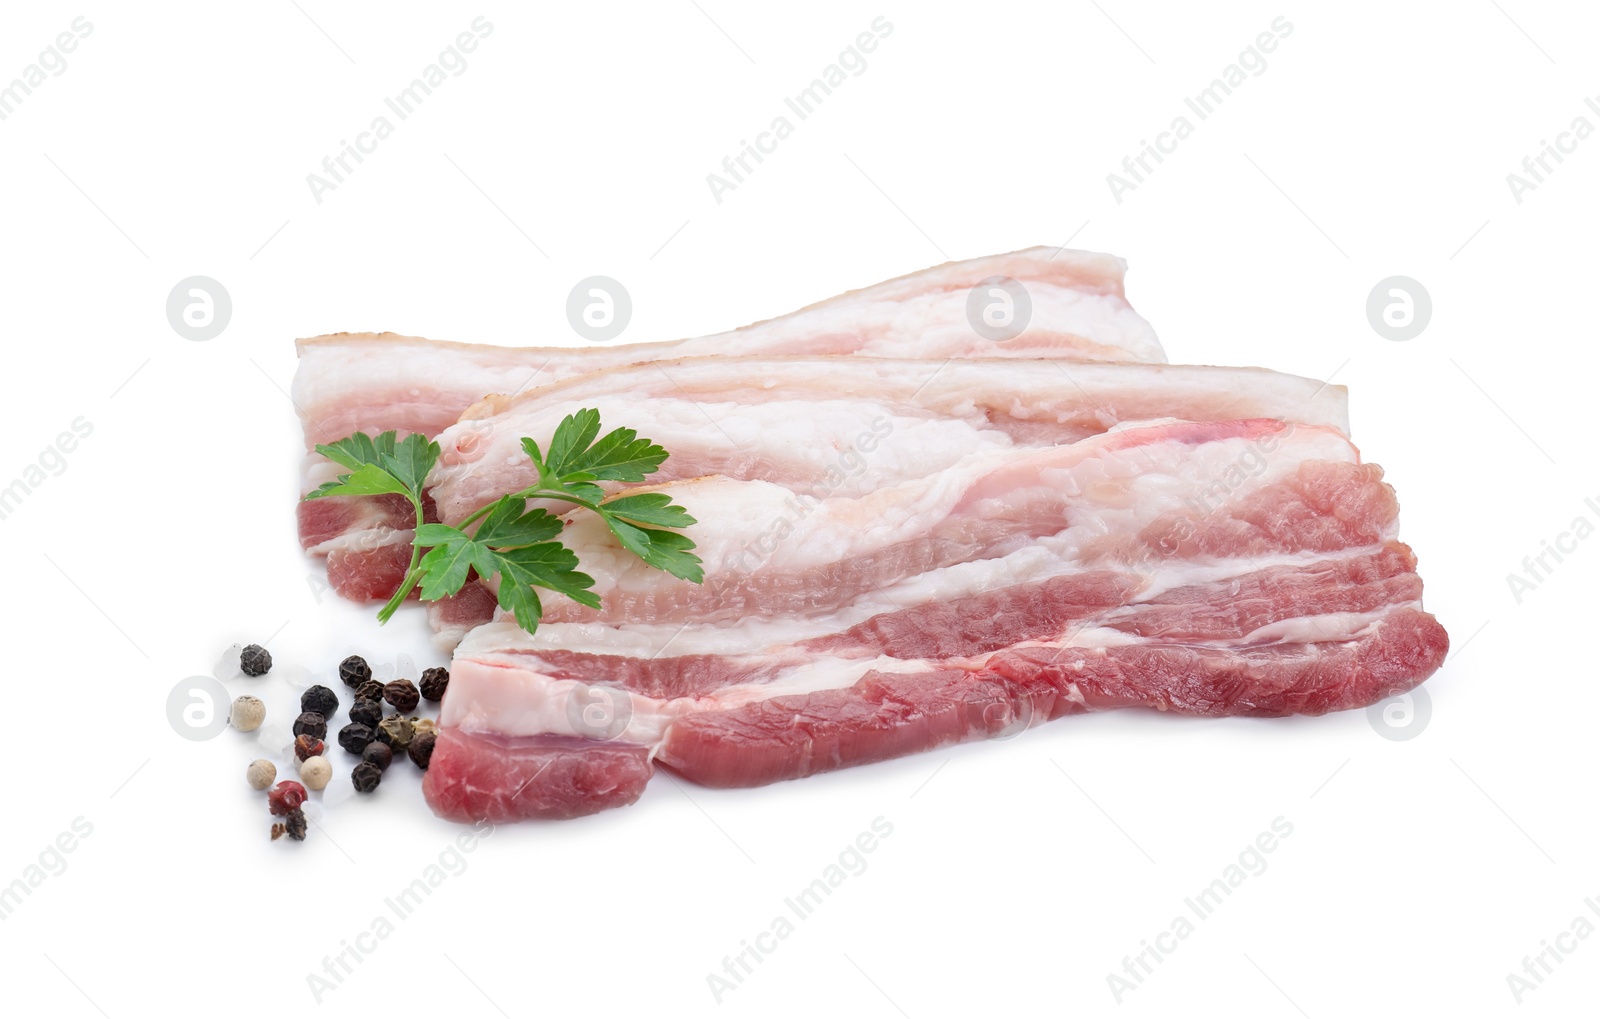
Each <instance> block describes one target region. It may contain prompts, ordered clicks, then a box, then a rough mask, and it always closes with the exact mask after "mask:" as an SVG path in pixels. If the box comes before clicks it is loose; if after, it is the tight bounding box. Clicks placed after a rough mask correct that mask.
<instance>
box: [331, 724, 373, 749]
mask: <svg viewBox="0 0 1600 1019" xmlns="http://www.w3.org/2000/svg"><path fill="white" fill-rule="evenodd" d="M373 739H374V736H373V733H372V726H370V725H362V724H361V723H360V722H351V723H350V724H349V725H347V726H345V727H344V728H343V729H340V730H339V745H340V746H341V747H344V748H345V749H346V750H348V751H349V752H350V753H352V754H359V753H361V751H363V750H365V749H366V747H367V744H368V743H371V742H372V741H373Z"/></svg>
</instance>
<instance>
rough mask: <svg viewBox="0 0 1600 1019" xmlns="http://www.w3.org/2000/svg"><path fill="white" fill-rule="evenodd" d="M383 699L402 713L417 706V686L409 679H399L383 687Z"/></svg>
mask: <svg viewBox="0 0 1600 1019" xmlns="http://www.w3.org/2000/svg"><path fill="white" fill-rule="evenodd" d="M383 699H384V700H386V701H388V702H389V703H390V704H393V705H394V709H395V710H396V711H398V712H400V713H401V714H402V715H403V714H405V713H406V712H408V711H410V710H411V709H412V708H415V707H416V706H417V699H418V698H417V687H416V684H414V683H412V682H411V680H409V679H397V680H395V681H394V682H393V683H388V684H386V685H385V686H384V688H383Z"/></svg>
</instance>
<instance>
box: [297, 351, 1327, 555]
mask: <svg viewBox="0 0 1600 1019" xmlns="http://www.w3.org/2000/svg"><path fill="white" fill-rule="evenodd" d="M577 407H594V408H597V409H598V410H599V411H600V419H601V421H603V422H607V423H611V422H615V423H617V424H626V425H627V426H628V427H629V428H633V429H635V430H637V431H638V433H639V434H640V435H644V436H648V437H649V438H651V439H653V440H655V441H656V442H657V443H659V444H660V445H662V446H664V447H665V448H666V449H667V450H668V451H669V452H670V453H671V456H670V457H669V458H668V460H667V461H666V463H664V464H663V465H662V468H661V470H660V471H658V472H657V473H656V474H655V475H654V476H652V481H654V482H664V481H675V480H682V479H686V478H696V477H702V476H705V475H709V474H721V475H724V476H727V477H732V478H738V479H761V480H765V481H771V482H774V483H776V484H779V485H783V486H784V487H786V488H788V489H789V490H790V491H792V492H794V493H795V494H797V495H808V496H827V495H837V494H844V495H856V494H863V493H865V492H869V491H871V490H872V489H874V488H878V487H880V486H882V485H884V484H886V483H892V482H895V481H899V480H904V479H908V478H919V477H926V476H927V475H929V474H933V473H935V472H937V471H940V470H943V469H945V468H946V467H949V466H951V465H953V464H955V463H956V462H958V461H960V460H962V459H964V458H965V457H967V456H969V455H970V454H973V453H978V452H985V451H988V450H993V449H1004V448H1009V447H1016V446H1053V445H1059V444H1062V443H1068V442H1075V441H1077V440H1078V439H1082V438H1086V437H1089V436H1093V435H1098V434H1101V433H1102V432H1104V431H1106V430H1107V429H1108V428H1110V427H1112V426H1114V425H1116V424H1119V423H1122V422H1129V421H1142V420H1151V419H1158V418H1182V419H1185V420H1188V421H1227V420H1235V419H1240V418H1276V419H1279V420H1283V421H1291V422H1296V423H1301V424H1309V425H1321V426H1327V427H1331V428H1335V429H1338V430H1339V431H1348V425H1349V418H1348V409H1347V397H1346V393H1345V390H1344V389H1343V387H1340V386H1330V385H1328V384H1326V383H1322V382H1318V381H1315V380H1313V379H1306V378H1301V377H1299V376H1295V375H1285V374H1283V373H1281V372H1274V371H1268V370H1266V369H1264V368H1215V367H1188V366H1176V365H1141V364H1072V365H1068V364H1062V363H1060V362H1058V361H1014V360H1012V361H1001V360H993V359H977V360H967V361H948V362H939V361H927V360H914V359H913V360H906V359H878V358H866V359H859V360H844V359H839V358H815V357H812V358H795V357H789V358H772V357H706V358H692V359H686V360H672V361H662V362H657V363H650V364H641V365H631V366H628V367H625V368H618V369H615V370H612V371H607V372H601V373H597V374H593V375H586V376H582V377H580V378H576V379H570V380H567V381H565V382H559V383H555V384H553V385H549V386H545V387H543V388H540V389H537V390H533V391H530V392H525V393H521V394H518V395H516V396H511V397H506V396H491V397H489V398H487V399H485V400H482V401H480V402H478V403H476V404H474V405H473V406H472V407H470V408H469V409H468V410H467V411H466V413H465V414H464V415H462V419H461V421H460V422H458V423H456V424H455V425H452V426H451V427H450V428H447V429H445V430H444V431H443V432H442V433H441V434H440V435H439V437H438V438H439V444H440V446H441V453H440V461H439V466H438V467H437V468H436V469H435V471H434V473H433V475H432V476H431V478H430V481H429V492H430V494H431V495H432V497H433V500H434V502H435V503H436V504H437V505H438V512H439V517H440V519H441V520H443V521H444V522H446V523H450V524H455V523H458V522H459V521H460V520H462V519H463V518H464V517H466V516H467V515H468V514H470V513H472V512H473V511H474V510H476V509H478V508H479V507H480V506H482V505H484V504H485V503H489V502H493V501H494V500H495V499H498V498H499V497H500V496H501V495H503V494H505V493H506V492H514V491H516V490H518V489H520V488H524V487H526V486H527V485H529V484H531V483H533V482H534V481H536V480H537V475H536V473H535V472H534V470H533V465H532V464H531V463H530V462H529V461H528V458H527V456H526V454H524V453H523V451H522V447H521V440H522V438H523V437H524V436H529V437H532V438H533V439H534V440H536V441H537V442H538V443H539V444H540V447H541V448H545V447H547V446H548V444H549V440H550V437H551V436H552V435H554V434H555V430H556V426H557V425H559V424H560V423H561V420H562V418H563V417H565V416H566V415H568V414H570V413H572V411H573V409H574V408H577ZM330 478H331V475H330ZM322 480H329V479H324V478H320V477H319V479H318V483H320V482H321V481H322ZM401 508H402V510H404V507H401ZM398 525H399V526H404V518H401V519H400V520H399V521H398Z"/></svg>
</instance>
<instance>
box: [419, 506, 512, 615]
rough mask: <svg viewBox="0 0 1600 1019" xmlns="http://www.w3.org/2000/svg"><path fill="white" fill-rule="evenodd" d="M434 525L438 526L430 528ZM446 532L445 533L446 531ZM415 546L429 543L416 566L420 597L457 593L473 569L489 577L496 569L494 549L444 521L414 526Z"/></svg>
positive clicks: (497, 566) (432, 598) (445, 596)
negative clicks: (420, 590) (420, 580)
mask: <svg viewBox="0 0 1600 1019" xmlns="http://www.w3.org/2000/svg"><path fill="white" fill-rule="evenodd" d="M434 528H438V530H434ZM447 532H448V533H447ZM416 543H417V545H418V547H421V546H422V545H425V544H431V545H432V546H433V547H432V548H430V549H428V551H427V553H426V554H425V555H423V557H422V559H421V561H419V562H418V563H417V568H418V569H419V570H421V572H422V600H423V601H438V600H439V599H441V598H448V597H449V596H450V595H453V594H456V593H458V592H459V591H460V590H461V588H462V587H464V586H465V585H466V583H467V574H468V573H470V572H471V571H472V570H473V569H476V570H477V571H478V573H479V575H480V576H484V577H489V576H493V575H494V573H495V572H496V571H497V570H498V569H499V562H498V561H497V560H496V558H495V554H494V552H493V551H492V550H491V549H489V548H486V547H485V546H483V545H480V544H478V543H477V542H475V541H473V540H472V539H471V538H469V537H467V535H465V534H464V533H462V532H461V531H458V530H456V529H455V528H453V527H448V526H446V525H444V524H427V525H424V526H423V527H419V528H417V537H416Z"/></svg>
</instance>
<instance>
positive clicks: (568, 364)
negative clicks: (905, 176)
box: [291, 247, 1166, 450]
mask: <svg viewBox="0 0 1600 1019" xmlns="http://www.w3.org/2000/svg"><path fill="white" fill-rule="evenodd" d="M1126 269H1127V264H1126V263H1125V262H1124V261H1123V260H1122V259H1120V258H1117V257H1116V256H1114V255H1102V254H1097V253H1095V252H1089V251H1069V250H1062V249H1057V248H1050V247H1038V248H1028V249H1026V250H1023V251H1016V252H1011V253H1009V254H1003V255H990V256H986V257H983V258H973V259H967V260H966V261H961V262H948V263H946V264H944V265H940V266H935V267H933V268H930V269H924V270H922V271H920V272H914V273H911V274H910V275H907V276H902V277H900V278H898V279H893V280H889V281H887V282H884V283H879V284H877V285H875V286H870V287H867V288H865V289H863V290H854V291H850V292H848V293H844V294H840V295H839V296H837V297H833V298H829V299H828V300H825V301H821V302H819V303H817V304H813V305H810V306H809V307H806V308H803V309H801V310H799V311H796V312H792V313H790V314H788V315H784V316H782V317H780V318H774V319H767V320H766V321H763V322H757V323H755V324H753V325H747V326H744V327H743V328H740V329H734V330H732V331H730V332H725V333H717V334H714V335H711V336H701V337H697V338H694V339H685V340H672V341H666V342H660V343H635V344H623V345H618V346H596V345H591V346H583V347H524V348H513V347H491V346H482V345H477V344H463V343H443V342H436V341H431V340H424V339H419V338H417V337H411V336H399V335H396V334H394V333H334V334H332V335H328V336H318V337H313V338H310V339H303V340H300V341H299V343H298V347H299V352H300V365H299V369H298V371H297V372H296V373H295V378H294V384H293V387H292V389H291V396H292V397H293V398H294V402H295V406H296V408H297V409H298V410H299V412H300V417H301V423H302V425H303V426H304V428H305V438H306V449H307V450H310V449H311V448H313V447H314V446H315V445H316V444H317V443H319V442H332V441H334V440H336V439H341V438H343V437H344V436H346V435H349V434H351V433H352V432H357V431H366V432H371V433H376V432H381V431H386V430H388V429H391V428H393V429H396V430H399V431H401V432H423V433H425V434H427V435H437V434H438V433H439V432H441V431H443V430H444V429H445V428H447V427H448V426H450V425H451V424H453V423H455V421H456V419H457V418H458V417H460V415H461V412H462V411H463V410H465V409H466V408H467V407H469V406H470V405H472V404H473V403H475V402H477V401H478V400H481V399H482V398H483V397H484V396H485V395H486V394H489V393H516V392H521V391H522V390H525V389H527V388H528V387H529V386H530V385H532V384H534V383H535V382H538V383H540V384H543V383H546V382H554V381H558V380H560V379H565V378H571V377H573V376H575V375H582V374H585V373H588V372H594V371H600V370H603V369H606V368H614V367H617V366H620V365H627V364H634V363H636V362H640V361H655V360H661V359H664V358H677V357H692V356H697V355H707V354H714V355H724V354H738V355H743V356H754V355H776V354H834V355H866V356H872V357H925V358H935V359H941V360H943V359H948V358H967V357H1024V358H1041V357H1061V358H1067V359H1070V360H1080V361H1081V360H1100V361H1146V362H1161V361H1164V360H1165V359H1166V358H1165V355H1164V354H1163V353H1162V350H1161V345H1160V343H1159V342H1158V341H1157V340H1156V337H1155V333H1154V331H1153V330H1152V329H1151V328H1150V324H1149V323H1148V322H1146V321H1145V320H1144V319H1143V318H1141V317H1140V316H1139V315H1138V313H1136V312H1135V311H1134V310H1133V309H1132V307H1130V306H1129V304H1128V302H1127V299H1126V297H1125V296H1124V293H1123V286H1122V281H1123V274H1124V273H1125V271H1126ZM991 276H1009V277H1011V278H1013V279H1015V280H1017V281H1018V282H1019V283H1021V284H1023V286H1025V287H1026V288H1027V290H1028V293H1029V296H1030V298H1031V301H1032V313H1031V316H1030V318H1029V322H1028V326H1027V327H1026V328H1025V329H1024V330H1023V332H1022V333H1021V334H1019V335H1018V336H1017V337H1016V338H1014V339H1011V340H1007V341H1004V342H996V341H992V340H988V339H985V338H984V337H982V336H980V335H978V334H977V333H976V332H975V331H974V330H973V329H972V326H971V324H970V323H969V322H968V319H967V312H966V303H967V296H968V293H969V291H970V290H971V289H972V288H973V287H974V286H976V285H977V284H979V283H980V282H982V281H984V280H986V279H988V278H989V277H991Z"/></svg>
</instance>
